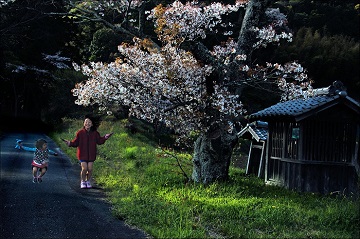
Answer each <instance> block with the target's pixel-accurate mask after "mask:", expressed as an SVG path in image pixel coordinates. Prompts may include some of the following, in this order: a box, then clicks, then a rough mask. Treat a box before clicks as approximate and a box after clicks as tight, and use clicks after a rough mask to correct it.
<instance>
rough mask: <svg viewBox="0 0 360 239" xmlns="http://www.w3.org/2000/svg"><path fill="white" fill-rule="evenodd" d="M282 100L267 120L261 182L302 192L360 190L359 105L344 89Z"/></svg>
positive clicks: (259, 116) (263, 116) (264, 115)
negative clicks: (262, 180)
mask: <svg viewBox="0 0 360 239" xmlns="http://www.w3.org/2000/svg"><path fill="white" fill-rule="evenodd" d="M327 92H328V93H327V94H322V95H317V96H314V97H311V98H307V99H296V100H291V101H286V102H281V103H278V104H276V105H273V106H271V107H269V108H266V109H264V110H261V111H259V112H257V113H254V114H252V115H250V116H249V117H248V118H249V120H251V121H254V120H262V121H266V122H268V127H269V128H268V140H267V148H266V155H265V182H266V183H267V184H275V185H279V186H283V187H285V188H288V189H292V190H296V191H301V192H316V193H321V194H332V193H340V194H345V195H359V178H360V167H359V164H360V160H359V141H360V124H359V122H360V116H359V115H360V104H359V102H357V101H355V100H354V99H352V98H350V97H349V96H347V94H346V92H345V91H340V90H333V88H331V87H329V88H328V89H327Z"/></svg>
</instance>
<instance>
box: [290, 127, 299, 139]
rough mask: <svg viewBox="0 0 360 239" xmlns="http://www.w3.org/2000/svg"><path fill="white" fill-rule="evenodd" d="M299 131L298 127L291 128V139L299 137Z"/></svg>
mask: <svg viewBox="0 0 360 239" xmlns="http://www.w3.org/2000/svg"><path fill="white" fill-rule="evenodd" d="M299 132H300V130H299V127H296V128H292V133H291V139H299V136H300V133H299Z"/></svg>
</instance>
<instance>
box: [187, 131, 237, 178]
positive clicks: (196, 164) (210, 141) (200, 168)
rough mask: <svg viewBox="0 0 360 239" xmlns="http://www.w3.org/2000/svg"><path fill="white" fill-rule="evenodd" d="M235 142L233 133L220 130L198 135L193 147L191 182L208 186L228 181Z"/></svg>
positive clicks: (235, 138) (235, 137)
mask: <svg viewBox="0 0 360 239" xmlns="http://www.w3.org/2000/svg"><path fill="white" fill-rule="evenodd" d="M236 142H237V136H236V134H235V133H233V134H229V133H227V132H226V131H225V130H221V129H218V130H216V131H215V132H211V133H207V134H202V135H200V136H199V138H198V139H197V140H196V142H195V145H194V157H193V173H192V180H193V181H194V182H197V183H203V184H209V183H212V182H215V181H223V180H226V179H228V177H229V167H230V162H231V155H232V151H233V148H234V146H235V144H236Z"/></svg>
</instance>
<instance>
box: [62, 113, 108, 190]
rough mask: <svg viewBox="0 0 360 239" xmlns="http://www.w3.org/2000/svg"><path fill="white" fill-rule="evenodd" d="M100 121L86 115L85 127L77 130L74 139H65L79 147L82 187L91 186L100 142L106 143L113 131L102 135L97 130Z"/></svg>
mask: <svg viewBox="0 0 360 239" xmlns="http://www.w3.org/2000/svg"><path fill="white" fill-rule="evenodd" d="M98 123H99V122H96V121H95V118H91V117H86V118H85V120H84V127H83V128H82V129H80V130H79V131H77V132H76V136H75V138H74V139H73V140H72V141H69V140H64V142H65V143H66V144H67V145H68V146H69V147H77V153H76V155H77V158H78V160H79V161H80V164H81V172H80V179H81V183H80V187H81V188H91V187H92V185H91V176H92V170H93V164H94V161H95V160H96V151H97V145H98V144H104V143H105V141H106V140H107V139H108V138H110V136H111V135H112V133H110V134H105V136H100V134H99V132H98V131H97V127H98V125H99V124H98Z"/></svg>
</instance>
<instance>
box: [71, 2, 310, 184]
mask: <svg viewBox="0 0 360 239" xmlns="http://www.w3.org/2000/svg"><path fill="white" fill-rule="evenodd" d="M149 2H151V1H140V0H139V1H112V0H107V1H81V2H77V4H74V3H73V4H72V6H73V8H76V11H78V12H82V16H84V14H85V13H86V14H88V13H90V12H91V13H92V14H91V18H93V19H97V21H102V22H103V23H104V24H105V25H107V26H112V28H113V29H117V30H118V31H120V32H122V33H127V34H129V35H131V36H133V42H132V43H122V44H121V45H120V46H119V47H118V50H119V52H120V54H121V56H122V57H119V58H118V59H117V60H116V61H114V62H111V63H103V62H91V63H89V64H83V65H81V66H79V65H78V64H75V63H74V67H75V69H76V70H81V71H82V73H83V74H85V75H86V76H88V80H87V81H85V82H82V83H79V84H77V85H76V86H75V88H74V89H73V90H72V92H73V95H74V96H76V97H77V100H76V102H75V103H76V104H78V105H84V106H87V105H98V106H99V108H100V109H102V110H107V111H108V110H110V109H112V108H113V107H114V106H116V105H126V106H128V107H129V108H130V111H129V112H130V113H129V114H130V115H131V116H135V117H137V118H140V119H144V120H147V121H149V122H163V123H165V124H166V126H167V127H170V128H172V129H174V131H175V133H176V135H178V136H179V137H178V140H179V143H180V142H186V141H187V139H189V138H190V135H194V134H196V135H197V136H198V137H197V139H196V141H195V143H194V154H193V173H192V179H193V180H194V181H195V182H201V183H204V184H207V183H211V182H214V181H216V180H225V179H227V178H228V170H229V166H230V160H231V155H232V149H233V147H234V145H235V143H236V140H237V137H236V128H235V127H234V125H235V124H236V122H237V121H238V119H239V116H240V115H243V114H244V113H246V112H245V110H244V107H243V105H242V103H241V101H240V96H241V88H242V85H244V84H255V83H256V82H272V83H274V84H277V85H278V87H279V89H280V90H282V91H283V96H282V100H288V99H292V98H298V97H309V96H310V95H311V84H310V82H309V81H308V79H307V75H306V72H305V69H304V68H303V67H302V66H301V65H299V64H298V63H296V62H295V61H294V62H290V63H285V64H279V63H270V62H269V63H267V64H266V65H259V64H254V61H252V59H251V56H252V54H253V52H254V51H256V50H259V49H260V48H263V47H266V46H267V45H269V44H279V43H280V41H281V40H285V41H291V39H292V34H291V32H290V31H289V29H288V28H287V21H286V16H285V15H284V14H282V13H281V12H280V11H279V9H273V8H269V7H268V5H267V2H268V1H260V0H248V1H245V0H244V1H241V0H237V1H234V2H233V3H232V4H223V3H220V2H211V1H199V2H197V1H191V2H190V1H187V2H184V1H182V2H181V1H174V2H172V3H171V4H168V5H161V4H159V5H157V6H156V7H155V8H153V9H152V10H151V11H146V7H144V6H145V5H146V4H147V3H149ZM114 9H116V10H117V11H118V12H119V14H120V15H121V14H122V16H123V18H122V21H121V22H118V23H117V24H109V21H108V20H106V19H107V18H106V16H107V14H109V12H112V11H115V10H114ZM76 11H73V13H75V12H76ZM132 11H135V12H136V13H137V14H136V18H133V17H131V16H132V15H131V12H132ZM144 14H145V15H146V14H147V15H146V18H144ZM239 17H242V20H241V21H240V23H241V24H239V23H237V24H236V22H235V23H234V22H233V21H231V20H232V19H239ZM79 19H80V18H79ZM83 19H90V15H88V17H87V18H83ZM145 21H146V22H148V23H149V22H152V23H153V26H154V32H155V33H156V36H157V37H156V38H151V37H147V36H146V35H145V34H143V32H142V30H141V29H143V27H144V26H145V25H144V23H145ZM216 36H217V37H216ZM209 37H211V39H213V40H211V41H208V40H207V39H208V38H209ZM214 39H219V41H218V42H217V41H216V40H214ZM259 97H260V96H259Z"/></svg>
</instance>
